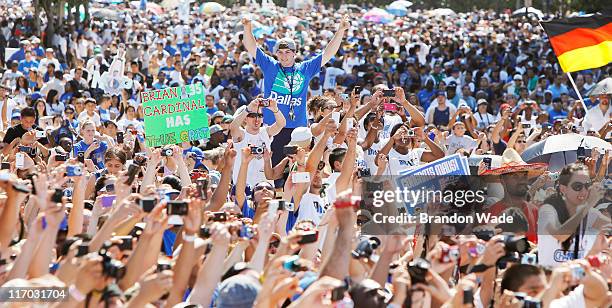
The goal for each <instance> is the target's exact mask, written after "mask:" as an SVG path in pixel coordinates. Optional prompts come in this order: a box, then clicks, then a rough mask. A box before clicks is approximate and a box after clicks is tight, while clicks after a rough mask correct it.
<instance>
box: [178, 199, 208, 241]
mask: <svg viewBox="0 0 612 308" xmlns="http://www.w3.org/2000/svg"><path fill="white" fill-rule="evenodd" d="M203 206H204V202H203V201H202V200H201V199H191V200H190V201H189V208H188V210H187V216H184V217H183V229H184V230H185V233H187V234H196V233H197V232H198V230H199V228H200V226H201V225H202V215H201V211H202V207H203Z"/></svg>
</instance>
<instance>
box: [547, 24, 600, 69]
mask: <svg viewBox="0 0 612 308" xmlns="http://www.w3.org/2000/svg"><path fill="white" fill-rule="evenodd" d="M541 25H542V27H543V28H544V30H545V31H546V33H547V34H548V38H549V40H550V44H551V45H552V48H553V50H554V52H555V54H556V55H557V58H558V59H559V64H560V65H561V68H562V69H563V71H564V72H566V73H569V72H575V71H580V70H585V69H590V68H596V67H601V66H604V65H606V64H608V63H610V62H612V16H604V15H591V16H585V17H572V18H563V19H556V20H551V21H547V22H541Z"/></svg>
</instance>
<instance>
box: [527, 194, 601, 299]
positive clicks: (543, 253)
mask: <svg viewBox="0 0 612 308" xmlns="http://www.w3.org/2000/svg"><path fill="white" fill-rule="evenodd" d="M597 217H598V212H597V210H595V209H590V210H589V213H588V214H587V219H586V229H584V234H582V232H581V236H580V244H579V246H578V247H579V249H578V258H583V257H584V256H585V255H586V253H587V252H588V251H589V250H591V247H592V246H593V243H595V239H596V237H597V233H598V231H597V230H595V229H594V228H593V224H594V223H595V221H596V220H597ZM549 223H553V224H557V225H559V224H560V223H559V219H558V217H557V211H556V210H555V208H554V207H553V206H552V205H550V204H544V205H543V206H542V207H540V209H539V211H538V261H539V264H540V265H543V266H557V265H559V264H561V263H563V262H566V261H569V260H571V259H572V256H573V253H574V240H575V238H572V241H571V243H570V245H569V249H568V250H567V251H564V250H563V248H562V247H561V242H559V241H558V240H557V239H556V238H555V237H554V236H552V235H550V232H549V231H548V230H547V226H548V224H549ZM581 223H582V222H581ZM581 228H582V227H581ZM553 307H554V306H553Z"/></svg>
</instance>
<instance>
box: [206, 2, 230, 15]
mask: <svg viewBox="0 0 612 308" xmlns="http://www.w3.org/2000/svg"><path fill="white" fill-rule="evenodd" d="M223 11H225V7H224V6H223V5H221V4H219V3H217V2H205V3H202V5H201V6H200V13H206V14H212V13H220V12H223Z"/></svg>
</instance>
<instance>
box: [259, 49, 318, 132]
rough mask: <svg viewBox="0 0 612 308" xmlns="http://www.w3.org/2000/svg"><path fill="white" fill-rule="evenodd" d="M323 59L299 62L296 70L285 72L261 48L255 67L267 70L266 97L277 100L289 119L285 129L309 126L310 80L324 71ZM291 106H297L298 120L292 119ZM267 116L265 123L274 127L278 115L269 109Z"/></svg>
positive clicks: (296, 116) (265, 114)
mask: <svg viewBox="0 0 612 308" xmlns="http://www.w3.org/2000/svg"><path fill="white" fill-rule="evenodd" d="M322 59H323V55H322V54H319V55H317V56H316V57H314V58H312V59H310V60H308V61H304V62H300V63H296V64H295V65H294V66H293V68H283V69H281V66H280V63H278V61H276V60H275V59H274V58H272V57H270V56H268V55H266V54H265V53H264V52H263V51H262V50H261V49H259V48H257V57H256V58H255V64H257V65H258V66H259V67H260V68H261V69H262V71H263V75H264V89H263V90H264V91H263V92H264V97H266V98H272V99H275V100H276V103H277V104H278V108H279V110H280V111H281V112H282V113H283V115H284V116H285V119H286V120H287V124H286V125H285V127H287V128H296V127H305V126H306V125H307V124H308V123H307V122H308V117H307V114H306V94H307V93H308V84H309V83H310V79H312V78H313V77H314V76H315V75H316V74H318V73H319V72H320V71H321V61H322ZM285 73H286V75H285ZM291 84H292V85H291ZM289 88H292V90H291V91H290V90H289ZM290 104H293V110H294V112H295V120H291V119H290V118H289V106H290ZM263 114H264V123H266V124H268V125H271V124H273V123H274V122H275V121H276V120H275V119H274V113H272V111H270V110H269V109H264V112H263Z"/></svg>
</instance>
